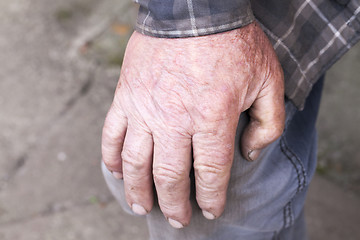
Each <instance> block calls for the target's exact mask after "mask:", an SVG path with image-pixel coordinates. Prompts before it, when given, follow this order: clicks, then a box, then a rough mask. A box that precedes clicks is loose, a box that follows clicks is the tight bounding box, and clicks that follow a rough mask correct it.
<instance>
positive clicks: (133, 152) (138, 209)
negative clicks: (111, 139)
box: [121, 123, 154, 215]
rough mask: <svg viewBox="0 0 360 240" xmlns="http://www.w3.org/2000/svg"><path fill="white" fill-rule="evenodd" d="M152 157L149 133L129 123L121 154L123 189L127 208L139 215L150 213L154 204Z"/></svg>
mask: <svg viewBox="0 0 360 240" xmlns="http://www.w3.org/2000/svg"><path fill="white" fill-rule="evenodd" d="M152 155H153V140H152V135H151V133H150V132H149V131H146V130H144V129H142V128H140V127H139V126H133V125H132V124H131V123H129V125H128V129H127V132H126V138H125V142H124V146H123V150H122V153H121V157H122V160H123V175H124V188H125V196H126V200H127V202H128V204H129V206H130V207H131V209H132V210H133V212H135V213H136V214H139V215H145V214H147V213H148V212H150V210H151V208H152V206H153V203H154V199H153V180H152V179H153V178H152V172H151V166H152V157H153V156H152Z"/></svg>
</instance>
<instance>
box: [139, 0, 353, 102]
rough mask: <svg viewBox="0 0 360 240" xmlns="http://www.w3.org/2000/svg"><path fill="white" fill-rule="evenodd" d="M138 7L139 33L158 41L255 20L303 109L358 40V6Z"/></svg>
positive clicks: (258, 2) (210, 0) (256, 2)
mask: <svg viewBox="0 0 360 240" xmlns="http://www.w3.org/2000/svg"><path fill="white" fill-rule="evenodd" d="M135 2H137V3H139V4H140V8H139V14H138V19H137V24H136V30H137V31H139V32H142V33H143V34H146V35H150V36H155V37H166V38H174V37H194V36H201V35H208V34H214V33H219V32H224V31H229V30H232V29H235V28H239V27H243V26H245V25H247V24H249V23H251V22H252V21H254V20H255V19H256V20H257V21H258V22H259V23H260V24H261V26H262V28H263V30H264V31H265V33H266V34H267V35H268V37H269V39H270V41H271V42H272V44H273V46H274V49H275V51H276V53H277V55H278V57H279V60H280V62H281V64H282V67H283V70H284V75H285V93H286V96H287V97H288V98H289V99H290V100H292V102H293V103H294V104H295V105H296V106H297V107H298V108H300V109H301V108H303V106H304V103H305V100H306V97H307V96H308V94H309V92H310V90H311V88H312V86H313V85H314V83H315V82H316V80H317V79H318V78H319V77H320V76H321V75H322V74H324V73H325V71H326V70H327V69H328V68H329V67H330V66H331V65H332V64H333V63H334V62H335V61H336V60H338V59H339V58H340V57H341V56H342V55H343V54H344V53H345V52H346V51H347V50H348V49H350V48H351V47H352V46H353V45H354V44H355V43H356V42H357V41H358V40H359V39H360V0H251V1H250V0H135ZM250 2H251V4H250Z"/></svg>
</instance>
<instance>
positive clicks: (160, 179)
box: [153, 164, 187, 191]
mask: <svg viewBox="0 0 360 240" xmlns="http://www.w3.org/2000/svg"><path fill="white" fill-rule="evenodd" d="M185 173H186V171H185V170H182V169H181V168H179V167H178V166H176V167H175V166H172V165H168V164H166V165H165V164H162V165H161V166H157V167H154V169H153V175H154V182H155V184H156V186H159V187H161V188H164V189H166V190H170V191H171V190H173V189H174V188H175V187H176V186H177V185H178V183H179V182H181V181H182V180H184V179H186V177H187V176H186V174H185Z"/></svg>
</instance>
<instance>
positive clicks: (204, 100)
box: [102, 23, 284, 228]
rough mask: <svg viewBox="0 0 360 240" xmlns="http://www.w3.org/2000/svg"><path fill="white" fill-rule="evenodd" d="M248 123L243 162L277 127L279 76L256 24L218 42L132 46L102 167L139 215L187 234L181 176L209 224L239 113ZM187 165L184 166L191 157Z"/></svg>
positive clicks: (280, 120) (146, 41)
mask: <svg viewBox="0 0 360 240" xmlns="http://www.w3.org/2000/svg"><path fill="white" fill-rule="evenodd" d="M248 109H249V115H250V117H251V119H250V123H249V125H248V126H247V128H246V129H245V131H244V134H243V136H242V141H241V150H242V154H243V156H244V157H245V158H246V159H248V160H255V159H256V158H257V157H258V155H259V153H260V150H261V149H262V148H264V147H265V146H267V145H268V144H270V143H271V142H273V141H274V140H276V139H277V138H278V137H279V136H280V135H281V133H282V131H283V126H284V90H283V74H282V70H281V67H280V64H279V62H278V59H277V57H276V55H275V52H274V50H273V48H272V46H271V44H270V43H269V41H268V39H267V37H266V36H265V34H264V33H263V31H262V30H261V29H260V27H259V26H257V25H256V23H252V24H250V25H248V26H246V27H243V28H240V29H236V30H232V31H229V32H225V33H220V34H215V35H209V36H203V37H195V38H181V39H162V38H153V37H149V36H145V35H142V34H140V33H137V32H135V33H134V34H133V36H132V37H131V39H130V41H129V43H128V46H127V50H126V54H125V58H124V63H123V67H122V71H121V75H120V80H119V83H118V86H117V89H116V92H115V97H114V100H113V103H112V106H111V108H110V110H109V113H108V115H107V117H106V120H105V124H104V129H103V137H102V152H103V161H104V163H105V165H106V166H107V168H108V169H109V170H110V171H112V172H113V174H114V176H115V177H116V178H122V177H123V179H124V186H125V194H126V200H127V202H128V204H129V206H130V207H132V209H133V211H134V212H136V213H138V214H146V213H148V212H149V211H150V210H151V209H152V206H153V201H154V192H153V183H155V187H156V191H157V195H158V199H159V205H160V208H161V210H162V212H163V214H164V215H165V217H166V218H167V219H168V220H169V222H170V224H171V225H172V226H174V227H178V228H180V227H183V226H186V225H187V224H189V222H190V218H191V206H190V201H189V195H190V179H189V172H190V169H191V167H192V164H193V167H194V169H195V184H196V200H197V203H198V205H199V207H200V208H201V209H202V210H203V213H204V216H205V217H206V218H209V219H214V218H217V217H219V216H220V215H221V214H222V212H223V210H224V207H225V200H226V190H227V186H228V181H229V178H230V168H231V165H232V161H233V154H234V148H235V147H238V146H234V141H235V133H236V127H237V123H238V120H239V116H240V113H241V112H243V111H245V110H248ZM191 154H193V158H194V162H192V158H191V157H192V156H191Z"/></svg>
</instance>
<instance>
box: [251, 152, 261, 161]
mask: <svg viewBox="0 0 360 240" xmlns="http://www.w3.org/2000/svg"><path fill="white" fill-rule="evenodd" d="M259 154H260V151H259V150H250V151H249V153H248V158H249V160H250V161H255V160H256V159H257V158H258V156H259Z"/></svg>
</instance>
